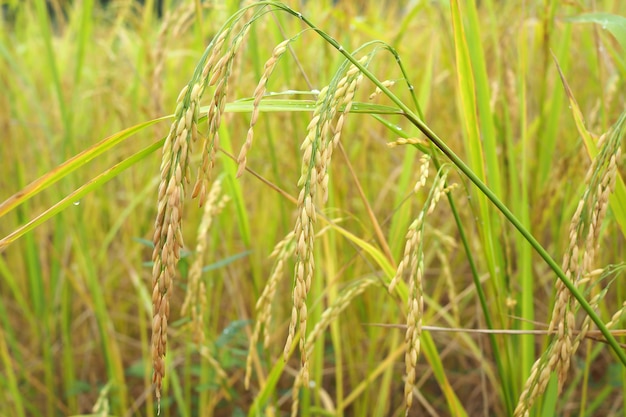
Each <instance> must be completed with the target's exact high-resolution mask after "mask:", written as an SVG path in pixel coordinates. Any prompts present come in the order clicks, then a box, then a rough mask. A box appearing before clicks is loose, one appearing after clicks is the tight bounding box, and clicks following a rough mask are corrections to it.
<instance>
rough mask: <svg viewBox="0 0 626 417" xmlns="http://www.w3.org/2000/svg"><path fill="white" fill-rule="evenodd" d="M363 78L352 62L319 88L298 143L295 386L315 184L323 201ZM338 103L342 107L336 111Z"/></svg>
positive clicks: (311, 263) (304, 368) (310, 264)
mask: <svg viewBox="0 0 626 417" xmlns="http://www.w3.org/2000/svg"><path fill="white" fill-rule="evenodd" d="M366 59H367V57H364V58H363V59H361V61H360V62H361V63H364V62H365V60H366ZM362 79H363V75H362V74H361V73H360V71H359V69H358V68H357V67H355V66H354V65H351V66H350V68H349V69H348V71H347V72H346V75H345V76H344V77H343V78H341V79H340V80H339V81H338V82H337V83H336V84H334V83H331V85H330V86H329V87H325V88H324V89H322V91H321V92H320V94H319V96H318V99H317V103H316V106H315V110H314V112H313V118H312V119H311V121H310V122H309V125H308V127H307V135H306V137H305V139H304V141H303V143H302V145H301V150H302V152H303V155H302V168H301V175H300V179H299V180H298V186H299V187H301V190H300V194H299V196H298V217H297V219H296V225H295V228H294V238H295V240H296V249H295V254H296V265H295V273H294V275H295V285H294V289H293V307H292V311H291V321H290V323H289V334H288V336H287V341H286V343H285V349H284V357H285V360H286V359H287V357H288V356H289V351H290V347H291V344H292V342H293V339H294V337H295V334H296V328H298V329H299V330H300V341H299V348H300V355H301V368H300V375H301V377H300V378H296V385H294V390H296V388H297V386H298V385H297V383H298V382H299V381H302V382H303V383H304V384H308V381H309V370H308V355H307V352H306V349H305V344H306V326H307V317H308V312H307V306H306V299H307V295H308V293H309V289H310V287H311V279H312V277H313V273H314V269H315V260H314V258H313V245H314V240H315V230H314V225H315V222H316V209H315V203H314V199H315V198H316V192H317V188H318V186H319V187H320V189H321V190H320V191H321V200H322V201H323V202H325V201H326V200H327V198H328V181H329V177H328V165H329V164H330V161H331V158H332V152H333V148H334V147H335V146H337V144H338V143H339V140H340V138H341V132H342V128H343V124H344V122H345V118H346V115H347V114H348V112H349V111H350V108H351V106H352V103H353V100H354V96H355V93H356V90H357V87H358V86H359V84H360V82H361V81H362ZM341 107H343V109H342V111H341V113H339V109H340V108H341ZM338 113H339V116H338V117H337V121H336V123H335V124H334V125H333V123H332V122H333V120H334V118H335V116H336V115H337V114H338Z"/></svg>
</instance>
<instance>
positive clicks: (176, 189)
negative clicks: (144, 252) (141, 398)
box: [152, 84, 201, 402]
mask: <svg viewBox="0 0 626 417" xmlns="http://www.w3.org/2000/svg"><path fill="white" fill-rule="evenodd" d="M200 92H201V87H200V84H195V85H193V87H192V88H191V89H190V88H189V86H186V87H185V88H184V89H183V90H182V91H181V94H180V95H179V97H178V100H177V102H178V106H177V111H176V119H175V120H174V122H173V123H172V126H171V128H170V131H169V134H168V135H167V138H166V139H165V143H164V145H163V156H162V161H161V169H160V170H161V181H160V184H159V188H158V205H157V207H158V208H157V218H156V221H155V232H154V238H153V244H154V251H153V253H152V262H153V269H152V312H153V313H152V314H153V319H152V363H153V368H154V373H153V377H152V380H153V383H154V384H155V392H156V397H157V401H158V402H160V398H161V386H162V380H163V377H164V376H165V361H164V357H165V353H166V350H167V323H168V317H169V310H170V304H169V299H170V295H171V289H172V281H173V280H174V277H175V275H176V265H177V263H178V260H179V259H180V249H181V248H182V247H183V236H182V210H183V200H184V196H185V184H186V183H188V182H189V180H188V176H189V175H188V171H189V159H190V144H191V142H193V141H195V139H196V138H197V135H198V129H197V124H198V109H199V101H200Z"/></svg>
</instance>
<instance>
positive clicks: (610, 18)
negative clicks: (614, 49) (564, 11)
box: [566, 13, 626, 51]
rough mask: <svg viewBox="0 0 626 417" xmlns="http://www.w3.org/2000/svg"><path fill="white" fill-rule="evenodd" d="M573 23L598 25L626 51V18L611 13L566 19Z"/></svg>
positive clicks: (582, 15) (588, 14)
mask: <svg viewBox="0 0 626 417" xmlns="http://www.w3.org/2000/svg"><path fill="white" fill-rule="evenodd" d="M566 20H567V21H568V22H573V23H596V24H598V25H600V26H602V29H605V30H608V31H609V32H611V34H612V35H613V36H614V37H615V39H617V42H618V43H619V44H620V46H621V47H622V49H623V50H624V51H626V17H623V16H618V15H614V14H610V13H587V14H581V15H579V16H574V17H570V18H568V19H566Z"/></svg>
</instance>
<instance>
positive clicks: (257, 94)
mask: <svg viewBox="0 0 626 417" xmlns="http://www.w3.org/2000/svg"><path fill="white" fill-rule="evenodd" d="M292 40H293V38H292V39H286V40H284V41H282V42H281V43H279V44H278V45H276V47H275V48H274V50H273V52H272V56H271V57H270V58H269V59H268V60H267V62H266V63H265V66H264V69H263V75H262V76H261V79H260V80H259V83H258V84H257V86H256V88H255V89H254V94H253V97H254V102H253V105H252V116H250V128H249V129H248V134H247V136H246V141H245V143H244V144H243V146H242V147H241V150H240V151H239V156H238V157H237V164H238V168H237V178H239V177H241V176H242V175H243V173H244V171H245V170H246V155H247V154H248V151H249V150H250V148H251V147H252V140H253V138H254V126H255V125H256V123H257V120H258V118H259V105H260V104H261V100H262V99H263V95H264V94H265V91H266V90H267V82H268V80H269V78H270V77H271V75H272V72H274V68H276V64H277V63H278V61H279V59H280V57H281V56H283V54H284V53H285V51H287V46H288V45H289V42H291V41H292Z"/></svg>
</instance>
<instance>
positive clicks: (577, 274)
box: [515, 117, 624, 417]
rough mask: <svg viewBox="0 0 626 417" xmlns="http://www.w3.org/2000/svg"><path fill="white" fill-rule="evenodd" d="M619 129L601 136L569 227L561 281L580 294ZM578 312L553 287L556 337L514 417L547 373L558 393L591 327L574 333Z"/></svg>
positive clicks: (523, 412) (566, 294)
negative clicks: (553, 378)
mask: <svg viewBox="0 0 626 417" xmlns="http://www.w3.org/2000/svg"><path fill="white" fill-rule="evenodd" d="M623 123H624V117H622V118H621V119H620V120H619V121H618V123H617V124H616V125H615V126H614V128H613V129H612V132H611V135H610V136H609V137H608V138H607V139H604V138H606V137H607V136H606V135H603V138H601V140H599V143H598V145H600V146H601V150H600V152H599V153H598V155H597V156H596V158H595V159H594V161H593V163H592V164H591V166H590V167H589V169H588V171H587V175H586V177H585V183H586V184H587V187H586V189H585V191H584V193H583V196H582V197H581V199H580V201H579V203H578V206H577V208H576V211H575V212H574V215H573V216H572V220H571V222H570V228H569V245H568V250H567V252H566V253H565V255H564V256H563V263H562V269H563V271H564V272H565V275H566V277H567V278H568V279H570V280H571V281H572V282H573V283H574V284H575V285H576V287H577V288H580V289H584V288H588V287H589V286H590V284H593V281H592V278H593V277H594V276H595V274H591V272H592V271H593V269H594V268H593V263H594V262H595V257H596V256H595V255H596V252H597V249H598V245H599V230H600V226H601V224H602V221H603V220H604V217H605V216H606V210H607V208H608V204H609V196H610V194H611V192H612V191H613V189H614V186H615V180H616V172H617V163H616V161H617V160H619V159H620V156H621V148H620V141H621V137H622V126H623ZM600 142H601V143H600ZM605 293H606V291H602V292H600V293H599V294H598V295H597V296H596V297H594V298H593V299H592V300H591V302H590V303H589V304H590V305H591V306H592V308H594V309H596V308H597V306H598V304H599V302H600V301H601V300H602V297H603V296H604V294H605ZM577 310H578V305H577V303H576V302H575V300H574V298H573V296H572V293H571V292H570V291H569V289H568V288H566V286H565V285H564V284H563V282H562V281H560V280H559V281H557V283H556V302H555V304H554V308H553V311H552V319H551V320H550V323H549V326H548V331H549V332H553V331H556V336H555V338H554V340H553V341H552V342H551V344H550V346H549V347H548V349H547V350H546V351H545V352H544V353H543V354H542V356H541V357H540V358H539V359H538V360H537V361H536V362H535V363H534V365H533V367H532V369H531V373H530V376H529V377H528V379H527V380H526V384H525V387H524V390H523V391H522V394H521V395H520V398H519V401H518V404H517V407H516V408H515V416H516V417H522V416H524V417H525V416H528V415H530V409H531V408H532V406H533V404H534V403H535V401H536V399H537V398H538V397H539V396H540V395H542V394H543V393H544V392H545V389H546V387H547V385H548V381H549V379H550V374H551V373H552V372H556V374H557V377H558V389H559V392H561V390H562V388H563V384H564V383H565V380H566V378H567V372H568V370H569V367H570V361H571V358H572V356H573V355H574V354H575V353H576V350H577V349H578V347H579V345H580V341H581V340H582V339H583V338H584V337H585V335H586V334H587V332H588V331H589V329H590V327H591V319H590V318H589V317H588V316H587V317H586V318H585V319H584V320H583V323H582V327H581V329H580V331H579V332H576V331H575V328H576V317H575V313H576V311H577ZM576 333H578V334H577V335H576ZM574 336H576V337H574Z"/></svg>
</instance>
